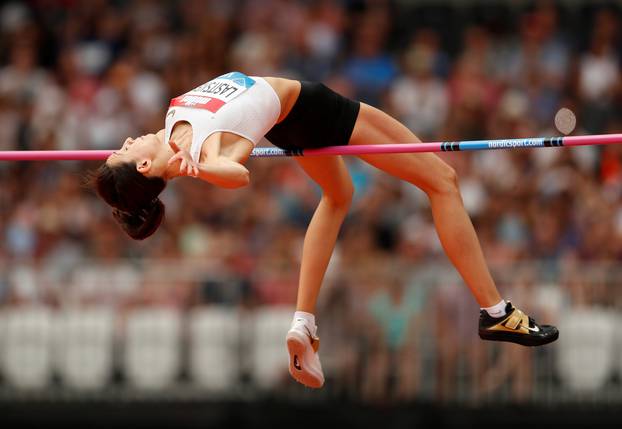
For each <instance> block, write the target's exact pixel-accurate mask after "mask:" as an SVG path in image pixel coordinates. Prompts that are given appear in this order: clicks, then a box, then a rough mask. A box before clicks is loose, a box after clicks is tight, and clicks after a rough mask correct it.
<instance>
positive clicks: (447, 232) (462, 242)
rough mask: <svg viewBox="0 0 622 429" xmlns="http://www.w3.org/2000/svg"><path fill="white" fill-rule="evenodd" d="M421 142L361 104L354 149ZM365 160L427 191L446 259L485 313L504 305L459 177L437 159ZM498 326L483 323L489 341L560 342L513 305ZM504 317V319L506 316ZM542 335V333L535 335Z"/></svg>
mask: <svg viewBox="0 0 622 429" xmlns="http://www.w3.org/2000/svg"><path fill="white" fill-rule="evenodd" d="M419 141H420V140H419V139H418V138H417V137H416V136H415V135H414V134H413V133H412V132H411V131H410V130H409V129H408V128H406V127H405V126H404V125H402V124H401V123H400V122H399V121H397V120H395V119H394V118H392V117H391V116H389V115H387V114H386V113H384V112H382V111H380V110H378V109H375V108H373V107H371V106H368V105H366V104H363V103H362V104H361V110H360V113H359V117H358V120H357V122H356V125H355V127H354V131H353V133H352V137H351V139H350V144H372V143H373V144H384V143H414V142H419ZM360 158H361V159H363V160H364V161H366V162H368V163H369V164H371V165H373V166H375V167H377V168H379V169H380V170H383V171H385V172H387V173H389V174H391V175H392V176H395V177H397V178H400V179H402V180H406V181H408V182H410V183H412V184H413V185H415V186H417V187H419V188H420V189H422V190H423V191H424V192H425V193H426V194H427V196H428V198H429V199H430V205H431V207H432V216H433V218H434V225H435V226H436V230H437V233H438V236H439V239H440V241H441V244H442V246H443V249H444V250H445V253H446V254H447V256H448V257H449V259H450V260H451V262H452V264H453V265H454V266H455V267H456V269H457V270H458V272H459V273H460V275H461V276H462V278H463V279H464V281H465V283H466V284H467V285H468V286H469V288H470V290H471V292H472V293H473V296H474V297H475V299H476V300H477V302H478V303H479V305H480V307H492V306H494V305H495V304H497V303H500V302H501V301H502V300H501V296H500V295H499V291H498V290H497V287H496V285H495V283H494V281H493V279H492V276H491V275H490V271H489V270H488V266H487V265H486V261H485V259H484V255H483V252H482V249H481V246H480V244H479V240H478V239H477V235H476V234H475V229H474V228H473V224H472V223H471V220H470V218H469V216H468V214H467V212H466V210H465V208H464V205H463V202H462V198H461V196H460V191H459V188H458V180H457V178H456V173H455V171H454V170H453V169H452V168H451V167H450V166H449V165H447V164H446V163H445V162H443V161H442V160H441V159H440V158H439V157H438V156H436V155H435V154H432V153H417V154H414V153H410V154H384V155H361V156H360ZM503 310H505V312H506V314H505V315H503V316H502V317H500V318H499V319H498V320H497V319H495V318H491V317H490V316H489V315H488V313H486V312H485V311H484V312H482V314H481V317H480V336H481V337H482V338H484V339H491V340H499V341H512V342H517V343H520V344H524V345H540V344H545V343H546V342H551V341H554V340H555V339H557V335H558V333H557V329H555V328H554V327H547V326H542V327H538V326H537V325H536V324H535V321H533V319H531V318H528V317H527V316H525V315H524V313H522V312H520V310H518V309H515V308H514V307H512V306H511V304H509V303H508V305H507V306H506V308H505V309H503ZM501 314H503V313H501ZM535 329H538V331H535Z"/></svg>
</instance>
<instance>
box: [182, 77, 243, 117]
mask: <svg viewBox="0 0 622 429" xmlns="http://www.w3.org/2000/svg"><path fill="white" fill-rule="evenodd" d="M254 84H255V80H253V79H251V78H250V77H248V76H246V75H245V74H244V73H240V72H231V73H227V74H223V75H222V76H218V77H217V78H215V79H212V80H210V81H209V82H207V83H204V84H203V85H201V86H199V87H197V88H195V89H193V90H192V91H188V92H187V93H185V94H183V95H180V96H179V97H175V98H173V99H172V100H171V104H170V107H173V106H182V107H193V108H198V109H206V110H209V111H210V112H212V113H216V112H217V111H218V110H219V109H220V108H221V107H222V106H224V105H225V104H227V103H229V102H230V101H231V100H233V99H235V98H236V97H238V96H240V94H242V93H243V92H244V91H246V90H247V89H248V88H250V87H251V86H253V85H254Z"/></svg>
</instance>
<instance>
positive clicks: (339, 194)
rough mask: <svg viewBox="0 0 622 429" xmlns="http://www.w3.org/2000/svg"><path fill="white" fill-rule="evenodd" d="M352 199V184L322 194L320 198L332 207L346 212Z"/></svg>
mask: <svg viewBox="0 0 622 429" xmlns="http://www.w3.org/2000/svg"><path fill="white" fill-rule="evenodd" d="M353 197H354V185H352V182H349V183H347V184H343V185H342V186H340V187H339V189H338V190H332V191H331V192H324V195H323V196H322V198H324V199H325V200H326V202H327V203H329V204H330V205H331V206H332V207H335V208H338V209H346V210H347V209H349V208H350V205H351V204H352V198H353Z"/></svg>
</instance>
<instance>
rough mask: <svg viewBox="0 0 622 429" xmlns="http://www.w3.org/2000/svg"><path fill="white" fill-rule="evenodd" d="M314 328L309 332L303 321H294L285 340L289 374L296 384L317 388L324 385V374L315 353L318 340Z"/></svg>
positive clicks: (318, 343) (318, 345)
mask: <svg viewBox="0 0 622 429" xmlns="http://www.w3.org/2000/svg"><path fill="white" fill-rule="evenodd" d="M315 328H316V327H314V329H313V331H311V330H310V329H309V328H308V327H307V325H306V324H305V321H304V320H302V319H297V320H294V322H293V323H292V327H291V329H290V330H289V332H287V337H286V339H287V350H288V352H289V373H290V374H291V375H292V377H294V379H295V380H296V381H297V382H299V383H301V384H304V385H305V386H307V387H313V388H319V387H322V386H323V385H324V373H323V372H322V364H321V363H320V357H319V356H318V353H317V350H318V348H319V347H320V339H319V338H318V337H317V336H316V335H315V330H316V329H315Z"/></svg>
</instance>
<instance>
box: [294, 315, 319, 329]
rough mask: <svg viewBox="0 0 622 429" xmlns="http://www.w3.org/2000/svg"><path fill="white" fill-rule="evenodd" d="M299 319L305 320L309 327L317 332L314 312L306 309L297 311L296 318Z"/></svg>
mask: <svg viewBox="0 0 622 429" xmlns="http://www.w3.org/2000/svg"><path fill="white" fill-rule="evenodd" d="M298 319H302V320H304V321H305V325H307V328H309V330H310V331H311V332H313V333H315V316H314V315H313V314H311V313H307V312H306V311H297V312H295V313H294V320H298Z"/></svg>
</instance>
